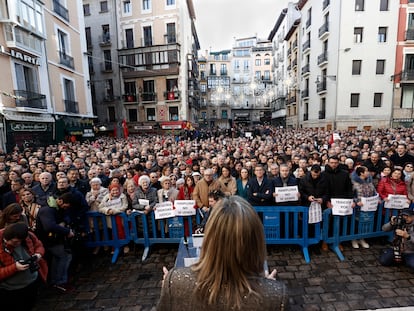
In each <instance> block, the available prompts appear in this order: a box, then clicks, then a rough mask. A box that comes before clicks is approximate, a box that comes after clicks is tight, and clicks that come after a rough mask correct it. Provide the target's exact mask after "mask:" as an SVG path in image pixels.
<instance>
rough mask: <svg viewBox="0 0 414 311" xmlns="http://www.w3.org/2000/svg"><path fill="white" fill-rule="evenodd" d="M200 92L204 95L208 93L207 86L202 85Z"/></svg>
mask: <svg viewBox="0 0 414 311" xmlns="http://www.w3.org/2000/svg"><path fill="white" fill-rule="evenodd" d="M200 90H201V92H202V93H206V92H207V84H201V85H200Z"/></svg>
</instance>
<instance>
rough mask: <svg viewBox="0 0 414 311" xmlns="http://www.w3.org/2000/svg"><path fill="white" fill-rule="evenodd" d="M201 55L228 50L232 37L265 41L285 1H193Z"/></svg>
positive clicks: (286, 1)
mask: <svg viewBox="0 0 414 311" xmlns="http://www.w3.org/2000/svg"><path fill="white" fill-rule="evenodd" d="M193 3H194V7H195V12H196V28H197V34H198V39H199V41H200V46H201V49H200V52H201V54H203V55H204V54H205V50H210V49H211V50H212V51H221V50H225V49H231V48H232V46H233V43H234V37H236V38H245V37H251V36H254V35H256V34H257V36H258V37H259V38H261V39H267V37H268V36H269V33H270V31H271V30H272V29H273V26H274V25H275V23H276V20H277V19H278V17H279V15H280V12H281V10H282V9H283V8H285V7H286V6H287V3H288V0H193Z"/></svg>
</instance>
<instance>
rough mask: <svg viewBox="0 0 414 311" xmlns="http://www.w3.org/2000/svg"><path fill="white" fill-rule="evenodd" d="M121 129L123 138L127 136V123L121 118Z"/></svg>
mask: <svg viewBox="0 0 414 311" xmlns="http://www.w3.org/2000/svg"><path fill="white" fill-rule="evenodd" d="M122 129H123V131H124V138H128V135H129V132H128V125H127V122H126V120H125V119H124V120H122Z"/></svg>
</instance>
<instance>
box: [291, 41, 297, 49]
mask: <svg viewBox="0 0 414 311" xmlns="http://www.w3.org/2000/svg"><path fill="white" fill-rule="evenodd" d="M297 48H298V40H295V41H293V44H292V49H293V51H296V50H297Z"/></svg>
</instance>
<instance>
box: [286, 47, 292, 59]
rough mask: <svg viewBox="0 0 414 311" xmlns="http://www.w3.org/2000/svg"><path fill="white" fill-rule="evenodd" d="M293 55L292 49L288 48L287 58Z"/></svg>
mask: <svg viewBox="0 0 414 311" xmlns="http://www.w3.org/2000/svg"><path fill="white" fill-rule="evenodd" d="M291 54H292V48H288V50H287V56H288V57H289V56H290V55H291Z"/></svg>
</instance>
